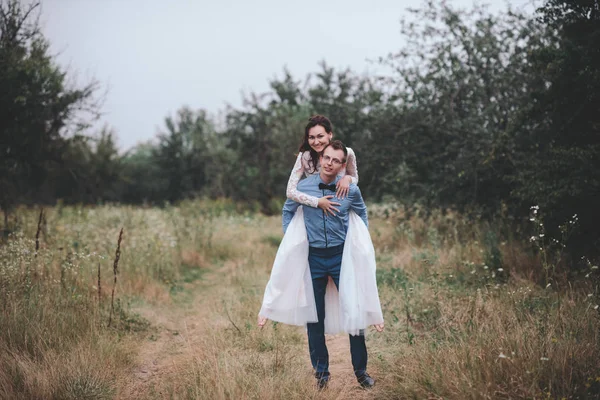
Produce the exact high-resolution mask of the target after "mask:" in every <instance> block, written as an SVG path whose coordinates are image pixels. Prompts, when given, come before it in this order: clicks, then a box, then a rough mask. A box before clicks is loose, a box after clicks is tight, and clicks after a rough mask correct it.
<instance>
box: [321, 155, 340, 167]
mask: <svg viewBox="0 0 600 400" xmlns="http://www.w3.org/2000/svg"><path fill="white" fill-rule="evenodd" d="M323 161H325V162H326V163H332V164H333V165H342V164H343V162H342V161H340V160H338V159H337V158H331V157H329V156H323Z"/></svg>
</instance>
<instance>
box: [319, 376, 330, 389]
mask: <svg viewBox="0 0 600 400" xmlns="http://www.w3.org/2000/svg"><path fill="white" fill-rule="evenodd" d="M328 383H329V376H324V377H322V378H317V389H318V390H324V389H327V384H328Z"/></svg>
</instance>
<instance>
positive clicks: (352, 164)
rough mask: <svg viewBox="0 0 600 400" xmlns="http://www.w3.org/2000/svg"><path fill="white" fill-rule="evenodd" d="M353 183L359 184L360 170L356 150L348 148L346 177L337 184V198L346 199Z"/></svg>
mask: <svg viewBox="0 0 600 400" xmlns="http://www.w3.org/2000/svg"><path fill="white" fill-rule="evenodd" d="M351 183H354V184H358V168H357V167H356V154H354V150H352V149H351V148H350V147H348V157H347V159H346V175H344V177H343V178H342V179H340V180H339V181H338V183H337V192H336V196H337V197H338V198H340V199H343V198H344V197H346V196H347V195H348V188H349V187H350V184H351Z"/></svg>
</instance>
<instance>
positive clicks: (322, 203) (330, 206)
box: [319, 195, 340, 216]
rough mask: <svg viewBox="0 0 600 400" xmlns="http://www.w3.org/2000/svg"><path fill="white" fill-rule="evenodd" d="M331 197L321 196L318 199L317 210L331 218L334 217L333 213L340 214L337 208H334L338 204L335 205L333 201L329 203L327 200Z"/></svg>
mask: <svg viewBox="0 0 600 400" xmlns="http://www.w3.org/2000/svg"><path fill="white" fill-rule="evenodd" d="M332 197H333V196H332V195H328V196H323V197H321V198H320V199H319V208H320V209H321V210H323V211H325V213H329V214H331V215H333V216H335V212H336V211H337V212H340V210H338V209H337V208H335V207H334V206H339V205H340V203H336V202H335V201H331V200H329V199H331V198H332Z"/></svg>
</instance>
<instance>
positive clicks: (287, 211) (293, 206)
mask: <svg viewBox="0 0 600 400" xmlns="http://www.w3.org/2000/svg"><path fill="white" fill-rule="evenodd" d="M298 206H299V204H298V203H296V202H295V201H292V200H290V199H287V200H286V201H285V203H283V210H282V213H281V214H282V215H281V217H282V218H281V221H282V224H283V233H284V234H285V231H287V228H288V225H289V224H290V222H292V218H294V214H295V213H296V210H297V209H298Z"/></svg>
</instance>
